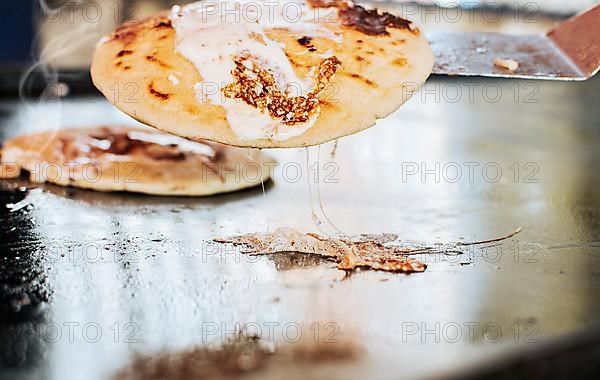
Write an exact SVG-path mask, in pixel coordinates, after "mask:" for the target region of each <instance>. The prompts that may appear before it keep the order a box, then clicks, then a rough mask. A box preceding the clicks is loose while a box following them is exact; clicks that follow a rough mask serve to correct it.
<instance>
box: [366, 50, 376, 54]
mask: <svg viewBox="0 0 600 380" xmlns="http://www.w3.org/2000/svg"><path fill="white" fill-rule="evenodd" d="M365 53H367V54H368V55H374V54H375V52H374V51H373V50H367V51H366V52H365Z"/></svg>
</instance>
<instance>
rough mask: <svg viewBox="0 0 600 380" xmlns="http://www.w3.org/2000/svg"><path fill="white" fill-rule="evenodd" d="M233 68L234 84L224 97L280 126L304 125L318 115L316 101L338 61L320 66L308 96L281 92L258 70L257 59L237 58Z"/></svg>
mask: <svg viewBox="0 0 600 380" xmlns="http://www.w3.org/2000/svg"><path fill="white" fill-rule="evenodd" d="M235 65H236V67H235V69H234V70H232V72H231V74H232V75H233V77H234V78H235V82H234V83H231V84H229V85H227V86H226V87H225V88H224V89H223V93H224V95H225V96H226V97H228V98H231V99H241V100H243V101H244V102H245V103H246V104H248V105H250V106H252V107H254V108H257V109H259V110H261V111H264V112H267V113H268V114H269V115H270V116H271V117H273V118H274V119H278V120H281V121H282V122H283V124H286V125H294V124H297V123H305V122H307V121H308V120H310V118H311V117H312V116H313V115H315V114H316V113H318V112H319V110H320V107H319V99H318V96H319V95H320V94H321V92H322V91H323V89H324V88H325V86H326V85H327V83H329V81H330V79H331V78H332V77H333V75H334V74H335V72H336V71H337V69H338V67H339V66H340V65H341V62H340V61H339V60H338V59H337V58H336V57H329V58H326V59H324V60H323V61H321V62H320V63H319V65H318V66H317V69H316V71H315V74H314V89H313V90H312V91H311V92H310V93H309V94H307V96H293V95H289V94H288V93H286V91H285V89H281V88H280V87H279V85H278V84H277V82H276V81H275V78H274V77H273V75H272V74H271V73H270V72H269V71H267V70H265V69H262V68H260V67H259V65H258V64H257V62H256V59H255V58H253V57H251V56H249V55H244V56H239V57H237V58H236V59H235Z"/></svg>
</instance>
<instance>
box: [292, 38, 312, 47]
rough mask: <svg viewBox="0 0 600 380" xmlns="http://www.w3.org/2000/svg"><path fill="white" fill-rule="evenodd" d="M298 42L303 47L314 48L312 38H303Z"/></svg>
mask: <svg viewBox="0 0 600 380" xmlns="http://www.w3.org/2000/svg"><path fill="white" fill-rule="evenodd" d="M296 41H298V43H299V44H300V45H302V46H306V47H311V46H312V43H311V42H312V37H308V36H303V37H300V38H298V39H297V40H296Z"/></svg>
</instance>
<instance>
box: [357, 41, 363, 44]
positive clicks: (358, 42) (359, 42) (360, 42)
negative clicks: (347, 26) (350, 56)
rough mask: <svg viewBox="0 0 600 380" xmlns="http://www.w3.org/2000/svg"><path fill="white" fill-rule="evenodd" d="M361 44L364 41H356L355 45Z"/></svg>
mask: <svg viewBox="0 0 600 380" xmlns="http://www.w3.org/2000/svg"><path fill="white" fill-rule="evenodd" d="M363 42H365V41H363V40H356V43H357V44H362V43H363Z"/></svg>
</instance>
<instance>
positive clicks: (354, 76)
mask: <svg viewBox="0 0 600 380" xmlns="http://www.w3.org/2000/svg"><path fill="white" fill-rule="evenodd" d="M348 75H350V77H351V78H354V79H357V80H359V81H361V82H363V83H364V84H366V85H367V86H369V87H377V84H376V83H375V82H373V81H372V80H370V79H368V78H365V77H363V76H362V75H359V74H354V73H352V74H348Z"/></svg>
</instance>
